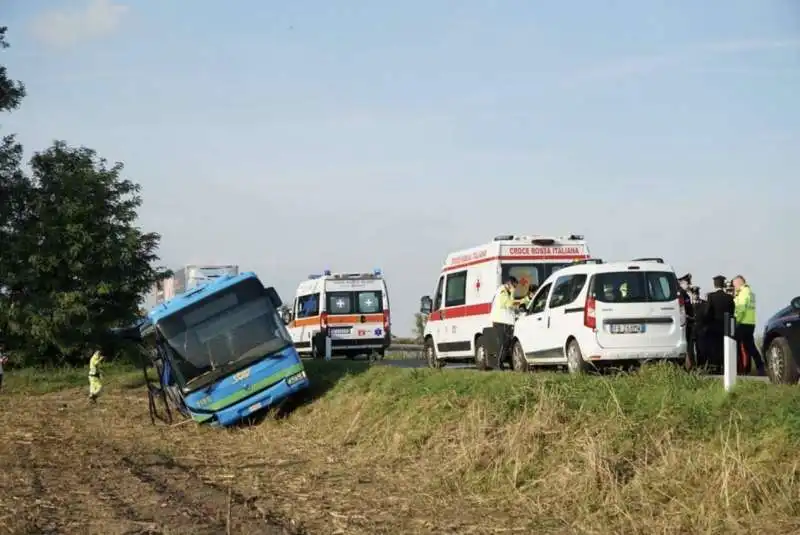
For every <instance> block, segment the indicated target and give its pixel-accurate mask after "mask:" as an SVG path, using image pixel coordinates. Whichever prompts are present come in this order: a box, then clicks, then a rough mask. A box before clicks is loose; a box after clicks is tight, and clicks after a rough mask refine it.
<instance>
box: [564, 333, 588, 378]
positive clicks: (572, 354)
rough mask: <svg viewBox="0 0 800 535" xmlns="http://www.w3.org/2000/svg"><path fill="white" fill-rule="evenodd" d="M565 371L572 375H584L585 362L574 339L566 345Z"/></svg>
mask: <svg viewBox="0 0 800 535" xmlns="http://www.w3.org/2000/svg"><path fill="white" fill-rule="evenodd" d="M567 369H568V370H569V373H572V374H581V373H586V361H585V360H583V354H582V353H581V348H580V346H579V345H578V341H577V340H575V339H572V340H570V341H569V343H568V344H567Z"/></svg>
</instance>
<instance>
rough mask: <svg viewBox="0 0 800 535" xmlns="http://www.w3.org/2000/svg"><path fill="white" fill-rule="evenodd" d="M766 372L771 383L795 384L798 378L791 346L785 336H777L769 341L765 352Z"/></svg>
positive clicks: (799, 375) (798, 374)
mask: <svg viewBox="0 0 800 535" xmlns="http://www.w3.org/2000/svg"><path fill="white" fill-rule="evenodd" d="M766 357H767V358H766V359H765V360H766V361H767V362H766V364H767V373H768V374H769V380H770V381H771V382H773V383H780V384H795V383H797V381H798V379H800V370H798V369H797V365H796V364H795V361H794V357H793V355H792V348H791V347H789V342H788V340H786V338H783V337H778V338H775V339H774V340H773V341H772V342H770V343H769V347H768V348H767V354H766Z"/></svg>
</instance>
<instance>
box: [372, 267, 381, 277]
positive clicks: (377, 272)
mask: <svg viewBox="0 0 800 535" xmlns="http://www.w3.org/2000/svg"><path fill="white" fill-rule="evenodd" d="M372 272H373V273H374V274H375V276H376V277H380V276H381V273H383V272H382V271H381V268H375V269H373V270H372Z"/></svg>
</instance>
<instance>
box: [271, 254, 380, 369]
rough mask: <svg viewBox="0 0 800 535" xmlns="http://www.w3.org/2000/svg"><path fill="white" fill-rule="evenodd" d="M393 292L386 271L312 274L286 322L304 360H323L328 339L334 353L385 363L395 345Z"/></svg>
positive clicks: (302, 285)
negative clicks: (374, 358) (373, 356)
mask: <svg viewBox="0 0 800 535" xmlns="http://www.w3.org/2000/svg"><path fill="white" fill-rule="evenodd" d="M389 318H390V316H389V292H388V290H387V288H386V281H385V280H384V278H383V276H382V274H381V271H380V270H378V269H376V270H374V271H373V272H371V273H331V272H330V271H328V270H326V271H325V272H324V273H323V274H322V275H310V276H309V277H308V280H305V281H303V282H301V283H300V285H299V286H298V287H297V292H296V294H295V299H294V304H293V307H292V309H291V311H290V312H289V314H288V317H287V318H286V319H287V321H288V323H287V326H288V328H289V332H290V333H291V335H292V340H293V341H294V345H295V348H296V349H297V352H298V353H299V354H300V356H301V357H308V356H311V357H314V358H322V357H324V355H325V337H326V336H328V337H330V339H331V353H332V355H333V356H337V355H341V356H346V357H348V358H353V357H355V356H356V355H362V354H377V355H378V357H379V358H383V356H384V354H385V352H386V348H388V347H389V344H390V343H391V323H390V319H389Z"/></svg>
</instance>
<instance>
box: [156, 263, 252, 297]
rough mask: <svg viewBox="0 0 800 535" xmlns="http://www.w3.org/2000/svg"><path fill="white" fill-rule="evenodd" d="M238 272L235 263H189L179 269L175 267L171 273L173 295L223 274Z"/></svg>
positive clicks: (235, 273) (211, 280) (206, 282)
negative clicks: (206, 264)
mask: <svg viewBox="0 0 800 535" xmlns="http://www.w3.org/2000/svg"><path fill="white" fill-rule="evenodd" d="M238 274H239V266H237V265H227V266H203V265H195V264H189V265H186V266H183V267H182V268H180V269H176V270H175V273H174V274H173V275H172V280H173V291H174V294H173V295H177V294H180V293H183V292H186V291H189V290H191V289H192V288H197V287H198V286H203V285H204V284H208V283H209V282H213V281H215V280H216V279H218V278H220V277H223V276H225V275H234V276H235V275H238Z"/></svg>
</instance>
